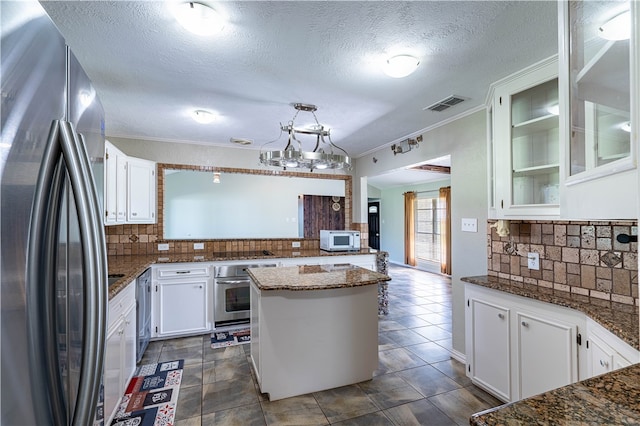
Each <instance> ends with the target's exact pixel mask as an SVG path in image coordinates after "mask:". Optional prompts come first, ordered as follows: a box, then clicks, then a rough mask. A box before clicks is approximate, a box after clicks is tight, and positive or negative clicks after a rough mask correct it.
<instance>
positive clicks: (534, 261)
mask: <svg viewBox="0 0 640 426" xmlns="http://www.w3.org/2000/svg"><path fill="white" fill-rule="evenodd" d="M527 266H528V267H529V269H535V270H539V269H540V253H528V254H527Z"/></svg>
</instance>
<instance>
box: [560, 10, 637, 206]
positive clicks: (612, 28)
mask: <svg viewBox="0 0 640 426" xmlns="http://www.w3.org/2000/svg"><path fill="white" fill-rule="evenodd" d="M635 3H636V2H634V1H631V2H630V1H616V0H603V1H598V0H591V1H562V2H560V3H559V23H560V28H561V38H560V70H561V73H560V87H561V100H562V99H566V102H562V101H561V105H563V107H564V110H563V111H562V113H561V117H562V119H561V128H562V131H563V132H564V133H565V134H566V138H567V141H568V143H567V146H566V151H565V152H566V161H567V162H566V164H567V167H566V178H565V185H566V202H565V203H563V205H562V209H563V216H566V217H568V218H588V219H625V218H636V217H637V212H636V203H635V201H634V200H631V199H629V198H626V197H625V196H624V194H625V193H626V194H628V193H629V192H630V191H629V189H630V188H637V178H636V174H635V168H636V148H635V143H632V127H633V126H632V121H633V120H632V116H631V111H632V110H633V109H632V105H633V103H634V102H637V99H635V98H637V95H634V92H633V91H634V90H635V91H636V92H637V79H638V74H637V72H638V70H637V67H636V66H634V64H633V63H632V61H631V60H630V59H631V58H633V57H634V56H633V55H632V53H633V50H634V49H637V47H636V46H635V45H636V44H637V43H636V42H635V41H634V38H637V34H635V30H634V29H633V28H634V25H633V21H634V20H635V19H634V18H633V16H635V14H636V13H637V12H636V11H635V10H634V9H635V8H637V5H636V4H635ZM636 61H637V58H636ZM632 76H633V80H634V81H633V82H632ZM636 126H637V124H636ZM630 185H633V186H630ZM633 192H635V193H636V197H637V190H636V191H633ZM636 199H637V198H636ZM616 200H617V202H616Z"/></svg>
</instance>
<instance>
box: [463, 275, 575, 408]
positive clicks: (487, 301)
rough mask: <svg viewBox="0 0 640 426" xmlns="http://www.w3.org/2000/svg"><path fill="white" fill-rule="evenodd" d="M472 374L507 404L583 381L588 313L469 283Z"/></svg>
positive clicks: (469, 364) (469, 367)
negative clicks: (581, 340) (580, 356)
mask: <svg viewBox="0 0 640 426" xmlns="http://www.w3.org/2000/svg"><path fill="white" fill-rule="evenodd" d="M465 296H466V300H467V310H466V315H465V321H466V328H467V330H469V332H468V333H467V337H466V347H467V375H468V376H469V377H470V378H471V379H472V381H473V382H474V383H475V384H476V385H478V386H480V387H482V388H483V389H485V390H487V391H488V392H490V393H492V394H493V395H495V396H496V397H498V398H500V399H501V400H503V401H505V402H510V401H517V400H519V399H522V398H526V397H528V396H531V395H535V394H538V393H541V392H544V391H547V390H550V389H553V388H557V387H560V386H564V385H567V384H570V383H573V382H575V381H577V380H578V353H579V352H580V351H582V350H583V349H582V347H581V346H580V345H579V343H578V340H579V339H578V333H579V332H580V330H582V329H584V328H585V319H584V315H582V314H580V313H578V312H576V311H572V310H571V309H568V308H563V307H560V306H555V305H551V304H548V303H543V302H538V301H534V300H530V299H526V298H523V297H519V296H514V295H511V294H507V293H503V292H500V291H496V290H491V289H487V288H484V287H480V286H475V285H472V284H466V286H465Z"/></svg>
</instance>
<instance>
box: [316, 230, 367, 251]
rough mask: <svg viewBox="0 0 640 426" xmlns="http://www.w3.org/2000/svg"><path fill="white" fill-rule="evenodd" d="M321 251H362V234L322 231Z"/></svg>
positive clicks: (356, 232) (357, 232)
mask: <svg viewBox="0 0 640 426" xmlns="http://www.w3.org/2000/svg"><path fill="white" fill-rule="evenodd" d="M320 249H321V250H327V251H350V250H360V232H359V231H327V230H321V231H320Z"/></svg>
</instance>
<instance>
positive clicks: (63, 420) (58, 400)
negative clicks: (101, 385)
mask: <svg viewBox="0 0 640 426" xmlns="http://www.w3.org/2000/svg"><path fill="white" fill-rule="evenodd" d="M59 133H60V123H59V122H58V120H55V121H53V122H52V124H51V129H50V130H49V136H48V138H47V144H46V147H45V150H44V154H43V160H42V164H41V167H40V171H39V174H38V179H37V182H36V187H35V194H34V203H33V208H32V211H31V225H30V230H29V242H28V248H27V265H26V267H27V271H26V277H27V281H28V285H27V295H26V297H27V306H28V312H29V317H28V320H27V324H28V331H27V333H28V336H29V337H28V341H29V357H30V361H29V362H30V365H32V366H34V367H33V368H32V377H33V380H34V382H35V384H34V385H33V386H32V389H34V390H36V389H37V392H35V391H34V395H33V398H34V401H36V404H37V405H38V406H40V407H43V409H41V410H37V411H36V412H37V413H40V414H41V415H44V416H45V417H43V418H41V419H39V423H43V424H44V423H48V422H50V421H51V419H50V418H49V417H48V416H47V415H46V413H49V412H50V413H52V416H53V421H54V424H67V410H66V403H65V401H64V396H63V395H64V392H63V388H64V386H63V383H62V377H61V372H60V360H59V357H58V351H57V345H58V341H57V332H58V330H57V329H56V312H55V308H54V300H55V297H56V294H55V293H56V286H55V276H56V275H55V271H56V265H57V251H56V244H57V238H58V224H59V218H60V210H61V206H62V191H63V186H64V173H63V170H64V169H63V167H62V161H61V155H62V150H61V149H60V144H59V143H58V136H59ZM43 346H44V350H43V349H41V348H43ZM38 383H40V384H41V383H45V384H46V385H45V386H44V387H43V386H41V385H39V384H38ZM45 407H46V408H45Z"/></svg>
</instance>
